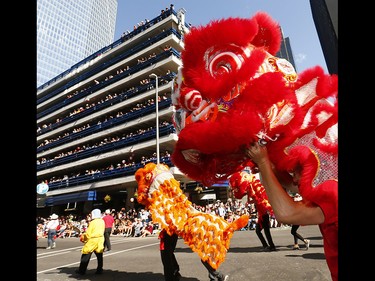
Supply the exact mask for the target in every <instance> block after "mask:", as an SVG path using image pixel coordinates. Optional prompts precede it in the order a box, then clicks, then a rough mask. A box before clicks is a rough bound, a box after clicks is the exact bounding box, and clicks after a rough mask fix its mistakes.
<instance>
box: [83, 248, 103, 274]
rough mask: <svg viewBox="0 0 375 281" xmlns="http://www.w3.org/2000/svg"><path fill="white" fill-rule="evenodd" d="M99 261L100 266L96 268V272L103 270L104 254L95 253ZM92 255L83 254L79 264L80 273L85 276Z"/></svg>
mask: <svg viewBox="0 0 375 281" xmlns="http://www.w3.org/2000/svg"><path fill="white" fill-rule="evenodd" d="M94 253H95V255H96V258H97V261H98V266H97V267H96V271H102V270H103V253H97V252H94ZM91 255H92V253H89V254H82V256H81V262H80V264H79V269H78V270H79V272H81V273H83V274H85V273H86V269H87V266H88V265H89V262H90V259H91Z"/></svg>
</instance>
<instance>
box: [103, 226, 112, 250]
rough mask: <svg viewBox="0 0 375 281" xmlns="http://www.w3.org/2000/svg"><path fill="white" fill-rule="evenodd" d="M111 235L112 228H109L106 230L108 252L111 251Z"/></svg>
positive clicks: (105, 239) (105, 237) (105, 238)
mask: <svg viewBox="0 0 375 281" xmlns="http://www.w3.org/2000/svg"><path fill="white" fill-rule="evenodd" d="M111 233H112V227H107V228H105V229H104V249H105V248H106V247H107V250H108V251H110V250H111V240H110V237H111Z"/></svg>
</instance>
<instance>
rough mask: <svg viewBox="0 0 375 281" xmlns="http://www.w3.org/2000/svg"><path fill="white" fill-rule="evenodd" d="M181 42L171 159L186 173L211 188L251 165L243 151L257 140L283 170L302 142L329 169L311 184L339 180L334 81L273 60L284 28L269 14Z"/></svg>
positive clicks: (197, 32)
mask: <svg viewBox="0 0 375 281" xmlns="http://www.w3.org/2000/svg"><path fill="white" fill-rule="evenodd" d="M184 43H185V48H184V50H183V51H182V53H181V56H182V67H180V69H179V73H178V75H177V77H176V79H175V82H174V89H173V92H172V100H173V104H174V106H175V108H176V112H175V114H174V117H173V122H174V125H175V127H176V130H177V132H178V134H179V138H178V141H177V143H176V146H175V149H174V152H173V154H172V161H173V163H174V164H175V165H176V166H177V167H178V168H179V169H180V170H181V171H182V172H183V173H185V174H186V175H187V176H189V177H190V178H192V179H194V180H196V181H200V182H202V183H204V184H205V185H208V186H209V185H212V184H214V183H217V182H220V181H222V180H226V179H227V178H228V177H229V176H230V175H232V174H233V173H235V172H239V171H241V170H243V169H244V168H245V167H247V166H250V167H252V166H254V164H253V163H252V162H251V160H249V159H248V158H246V157H245V153H244V148H246V147H247V146H248V145H250V144H251V143H253V142H255V141H260V142H263V143H267V149H268V151H269V155H270V158H271V161H272V162H273V163H274V165H275V166H276V168H277V169H279V170H285V171H287V170H288V169H289V167H286V163H287V162H288V161H287V159H288V152H289V150H290V149H291V148H293V147H295V146H301V145H302V146H307V147H309V148H310V149H311V150H312V151H313V153H314V154H315V155H317V156H318V159H319V161H320V163H321V164H324V165H326V168H328V169H326V170H324V171H320V170H322V169H319V167H318V171H316V174H317V175H316V177H315V179H314V180H315V182H314V184H319V183H321V182H323V181H324V180H326V179H328V178H337V87H338V85H337V84H338V83H337V82H338V81H337V80H338V79H337V76H336V75H327V74H324V71H323V69H322V68H321V67H319V66H316V67H314V68H311V69H307V70H305V71H304V72H302V73H300V74H298V75H297V73H296V72H295V70H294V68H293V66H292V65H291V64H290V63H289V62H288V61H287V60H285V59H281V58H278V57H275V55H276V53H277V52H278V50H279V48H280V43H281V31H280V27H279V25H278V23H277V22H275V21H274V20H273V19H272V18H271V17H270V16H269V15H268V14H266V13H264V12H258V13H257V14H255V16H253V17H252V18H249V19H244V18H227V19H221V20H213V21H211V22H210V23H209V24H207V25H206V26H198V27H193V28H191V30H190V32H189V33H187V34H185V39H184ZM314 176H315V175H314Z"/></svg>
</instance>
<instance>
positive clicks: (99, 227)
mask: <svg viewBox="0 0 375 281" xmlns="http://www.w3.org/2000/svg"><path fill="white" fill-rule="evenodd" d="M104 228H105V226H104V220H103V219H102V218H96V219H93V220H92V221H91V222H90V223H89V226H88V227H87V229H86V232H85V233H83V234H82V236H81V241H82V242H84V243H85V245H84V246H83V247H82V250H81V253H82V254H89V253H92V252H94V251H95V252H97V253H103V250H104Z"/></svg>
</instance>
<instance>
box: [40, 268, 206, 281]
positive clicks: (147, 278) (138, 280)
mask: <svg viewBox="0 0 375 281" xmlns="http://www.w3.org/2000/svg"><path fill="white" fill-rule="evenodd" d="M58 270H59V271H60V272H59V274H66V275H69V277H70V278H74V279H77V280H95V281H108V280H113V281H116V280H118V281H120V280H121V281H164V275H163V274H161V273H154V272H126V271H117V270H110V269H108V270H106V269H104V270H103V273H102V274H100V275H98V274H95V269H88V270H87V271H86V274H85V275H79V274H77V273H75V271H76V270H77V267H73V268H72V267H63V268H58ZM46 274H48V273H46ZM51 274H54V275H55V274H56V272H54V273H51ZM180 281H199V279H197V278H192V277H181V279H180Z"/></svg>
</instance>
